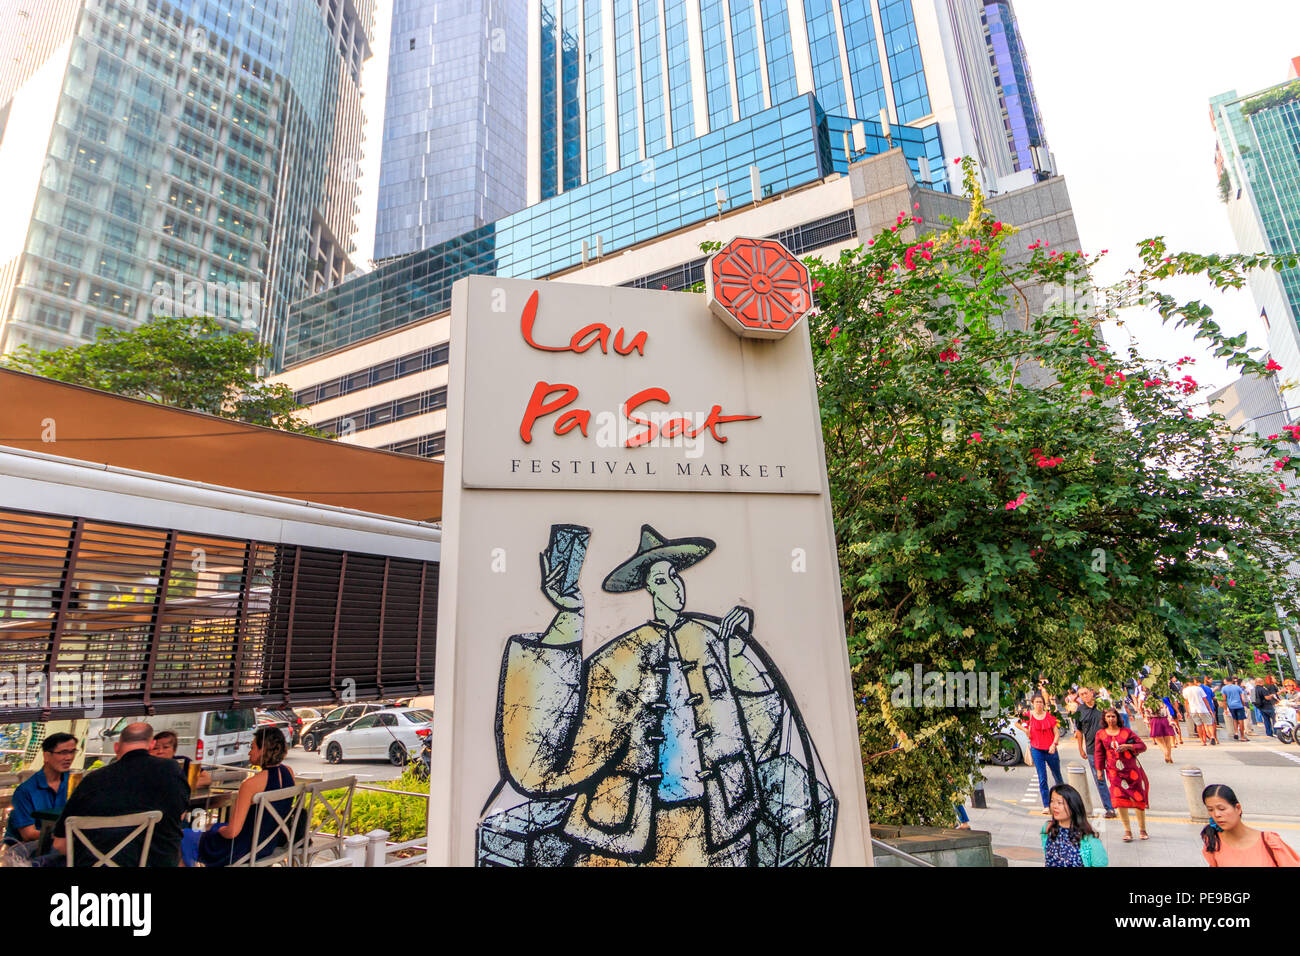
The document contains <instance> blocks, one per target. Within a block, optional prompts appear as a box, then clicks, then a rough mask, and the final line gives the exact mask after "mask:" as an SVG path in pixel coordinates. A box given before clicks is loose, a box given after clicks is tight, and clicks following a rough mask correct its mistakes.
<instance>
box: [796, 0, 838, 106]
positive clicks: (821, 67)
mask: <svg viewBox="0 0 1300 956" xmlns="http://www.w3.org/2000/svg"><path fill="white" fill-rule="evenodd" d="M834 2H835V0H804V5H803V10H804V18H805V20H806V21H807V24H808V49H809V52H810V53H811V54H812V71H813V85H814V86H815V87H816V89H817V102H819V103H821V104H822V106H823V107H825V108H826V110H827V111H828V112H831V113H843V112H846V109H847V105H848V98H847V97H846V96H845V93H844V70H843V69H842V68H841V66H840V41H839V37H838V36H837V35H836V33H835V8H834V6H833V3H834Z"/></svg>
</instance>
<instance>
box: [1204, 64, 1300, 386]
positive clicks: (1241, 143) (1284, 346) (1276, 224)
mask: <svg viewBox="0 0 1300 956" xmlns="http://www.w3.org/2000/svg"><path fill="white" fill-rule="evenodd" d="M1210 114H1211V118H1212V120H1213V122H1214V130H1215V133H1216V134H1217V136H1218V143H1217V145H1216V150H1215V165H1216V167H1217V169H1218V173H1219V197H1220V198H1221V199H1222V200H1223V202H1224V203H1225V204H1226V205H1227V207H1228V219H1229V221H1230V222H1231V224H1232V229H1233V232H1234V233H1235V234H1236V238H1237V244H1238V246H1239V247H1240V248H1241V250H1242V251H1243V252H1250V253H1255V252H1268V253H1273V254H1275V255H1288V254H1292V255H1293V254H1296V253H1300V57H1297V58H1296V59H1294V60H1292V61H1291V79H1290V80H1288V81H1287V82H1284V83H1280V84H1278V85H1276V86H1271V87H1268V88H1267V89H1264V90H1260V91H1258V92H1256V93H1251V94H1249V95H1248V96H1238V95H1237V91H1236V90H1232V91H1230V92H1227V93H1223V94H1221V95H1219V96H1216V97H1214V98H1213V99H1211V100H1210ZM1250 288H1251V292H1252V293H1253V294H1254V296H1255V301H1256V304H1257V305H1258V307H1259V310H1260V313H1259V314H1260V319H1261V321H1263V323H1264V325H1265V327H1266V328H1267V330H1268V344H1269V350H1270V351H1271V352H1272V355H1273V357H1274V359H1275V360H1276V361H1277V362H1278V363H1279V364H1280V365H1281V366H1282V368H1283V369H1284V378H1286V379H1288V380H1291V381H1296V380H1300V327H1298V326H1297V317H1298V316H1300V269H1284V270H1282V271H1281V272H1273V271H1267V272H1265V271H1260V272H1255V273H1253V274H1252V275H1251V277H1250Z"/></svg>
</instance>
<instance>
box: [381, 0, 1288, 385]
mask: <svg viewBox="0 0 1300 956" xmlns="http://www.w3.org/2000/svg"><path fill="white" fill-rule="evenodd" d="M378 8H379V9H378V14H377V18H376V24H375V49H374V53H373V55H372V57H371V59H370V60H369V61H368V62H367V63H366V66H365V68H364V75H363V78H362V83H363V88H364V90H365V99H364V109H365V113H366V145H365V156H364V159H363V161H362V163H361V187H362V194H361V196H360V199H359V202H360V205H361V212H360V215H359V216H358V219H357V225H358V234H357V255H356V259H357V261H358V262H361V261H364V260H366V259H368V258H369V257H370V256H371V254H372V253H373V251H374V224H375V204H376V199H377V196H378V180H379V153H380V140H381V137H382V131H383V122H384V115H383V104H384V94H385V87H386V76H387V71H388V43H389V29H390V23H391V15H392V0H380V2H379V4H378ZM1015 9H1016V15H1017V17H1018V18H1019V21H1020V32H1021V36H1022V38H1023V40H1024V43H1025V47H1026V50H1027V52H1028V56H1029V64H1030V69H1031V71H1032V73H1033V82H1034V87H1035V89H1036V92H1037V96H1038V105H1039V110H1040V111H1041V113H1042V115H1043V124H1044V128H1045V132H1046V134H1047V140H1048V143H1049V145H1050V147H1051V150H1052V152H1053V154H1054V155H1055V157H1056V163H1057V167H1058V169H1059V170H1060V172H1061V173H1063V174H1064V175H1065V178H1066V183H1067V185H1068V188H1069V190H1070V199H1071V201H1072V203H1073V206H1074V215H1075V220H1076V222H1077V224H1078V227H1079V235H1080V238H1081V241H1082V244H1083V248H1084V250H1085V251H1086V252H1089V253H1096V252H1099V251H1100V250H1102V249H1107V250H1109V254H1108V255H1107V257H1106V259H1105V260H1104V261H1103V264H1102V266H1101V268H1100V270H1099V273H1098V275H1099V278H1101V279H1103V280H1106V281H1112V280H1115V279H1118V278H1119V277H1120V276H1121V275H1122V274H1123V272H1124V271H1125V269H1126V268H1128V266H1129V265H1131V264H1132V263H1133V262H1135V261H1136V254H1135V252H1134V248H1135V246H1136V245H1137V243H1138V242H1139V241H1140V240H1141V239H1144V238H1146V237H1148V236H1153V235H1163V236H1165V237H1166V238H1167V239H1168V241H1169V244H1170V247H1171V248H1172V249H1175V250H1188V251H1194V252H1207V253H1208V252H1220V253H1223V252H1236V251H1238V250H1237V246H1236V243H1235V241H1234V239H1233V236H1232V231H1231V229H1230V228H1229V226H1228V217H1227V212H1226V209H1225V207H1224V206H1223V204H1222V203H1221V202H1220V201H1219V198H1218V175H1217V173H1216V172H1215V168H1214V131H1213V128H1212V127H1211V125H1210V112H1209V100H1210V97H1211V96H1214V95H1217V94H1219V93H1223V92H1225V91H1227V90H1231V89H1235V90H1237V91H1238V92H1239V93H1243V94H1244V93H1248V92H1253V91H1254V90H1258V89H1261V88H1263V87H1266V86H1272V85H1273V84H1275V83H1280V82H1282V81H1283V80H1285V79H1286V78H1287V76H1288V73H1289V70H1290V61H1291V58H1292V57H1294V56H1300V2H1297V0H1235V2H1232V3H1225V2H1224V0H1090V2H1088V3H1067V2H1066V0H1015ZM1168 290H1169V291H1170V292H1171V293H1173V294H1175V295H1180V296H1182V297H1185V298H1195V299H1202V300H1204V301H1205V302H1207V303H1208V304H1210V305H1211V306H1212V307H1213V308H1214V310H1215V314H1216V319H1217V320H1218V321H1219V322H1220V324H1221V325H1222V326H1223V328H1224V330H1225V332H1227V333H1228V334H1230V335H1236V334H1238V333H1239V332H1242V331H1246V332H1247V333H1248V335H1249V339H1248V342H1249V344H1250V345H1252V346H1259V347H1261V348H1263V347H1265V345H1266V342H1265V338H1264V328H1263V325H1262V323H1261V322H1260V320H1259V310H1258V308H1256V307H1255V304H1254V301H1253V299H1252V298H1251V296H1250V294H1249V292H1237V293H1216V292H1215V291H1214V290H1213V289H1211V288H1210V287H1209V285H1208V283H1202V282H1200V281H1197V280H1188V281H1186V282H1182V283H1178V284H1171V285H1170V286H1168ZM1130 333H1131V334H1133V335H1134V336H1135V337H1136V339H1137V342H1138V345H1139V348H1140V349H1141V351H1142V353H1143V354H1144V355H1147V356H1150V357H1152V358H1159V359H1165V360H1168V361H1174V360H1177V359H1178V358H1180V357H1181V356H1184V355H1190V356H1192V357H1194V358H1195V359H1196V364H1195V368H1194V374H1195V376H1196V379H1197V381H1198V382H1200V383H1201V384H1202V385H1204V386H1206V391H1209V390H1210V389H1211V388H1218V387H1221V386H1224V385H1227V384H1229V383H1230V382H1231V381H1233V379H1234V378H1235V377H1236V376H1235V375H1234V374H1233V373H1232V372H1230V371H1229V370H1228V368H1227V367H1226V365H1225V364H1224V363H1223V361H1222V360H1221V359H1214V358H1212V357H1211V356H1210V355H1209V353H1208V352H1207V350H1206V349H1205V348H1204V347H1203V345H1202V344H1200V343H1197V342H1195V341H1194V340H1193V338H1192V336H1191V334H1190V333H1189V332H1174V331H1173V330H1171V329H1169V328H1165V327H1162V326H1161V325H1160V323H1159V320H1158V319H1155V318H1146V317H1140V316H1132V317H1130V318H1129V320H1128V321H1127V322H1126V324H1125V327H1124V328H1115V327H1110V328H1108V329H1107V330H1106V338H1107V341H1108V342H1109V343H1110V345H1111V347H1112V348H1127V346H1128V344H1129V334H1130ZM1292 371H1293V370H1290V369H1287V370H1284V372H1283V373H1282V375H1283V378H1288V377H1289V374H1288V373H1290V372H1292ZM1294 372H1295V374H1296V376H1297V377H1298V378H1300V369H1296V370H1294ZM1202 394H1204V393H1202Z"/></svg>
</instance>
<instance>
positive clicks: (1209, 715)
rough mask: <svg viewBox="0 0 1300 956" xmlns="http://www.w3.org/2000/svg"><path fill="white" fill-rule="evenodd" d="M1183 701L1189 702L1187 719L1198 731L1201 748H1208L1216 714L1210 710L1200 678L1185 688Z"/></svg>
mask: <svg viewBox="0 0 1300 956" xmlns="http://www.w3.org/2000/svg"><path fill="white" fill-rule="evenodd" d="M1183 700H1185V701H1186V702H1187V719H1188V720H1190V721H1191V722H1192V726H1193V727H1194V728H1195V729H1196V736H1198V737H1200V738H1201V746H1202V747H1208V746H1209V745H1210V741H1209V739H1208V738H1209V735H1210V734H1211V733H1212V732H1213V727H1214V712H1213V711H1211V710H1210V702H1209V701H1208V700H1207V699H1206V697H1205V691H1204V690H1202V689H1201V679H1200V678H1199V677H1193V678H1192V679H1191V680H1190V681H1189V682H1188V683H1187V684H1185V685H1184V686H1183Z"/></svg>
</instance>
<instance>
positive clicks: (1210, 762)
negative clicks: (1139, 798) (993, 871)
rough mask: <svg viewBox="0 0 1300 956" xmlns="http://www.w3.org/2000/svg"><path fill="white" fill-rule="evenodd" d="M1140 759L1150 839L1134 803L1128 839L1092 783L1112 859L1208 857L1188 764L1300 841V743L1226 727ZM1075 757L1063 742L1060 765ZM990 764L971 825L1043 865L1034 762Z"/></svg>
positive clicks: (1028, 862)
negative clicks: (1187, 781)
mask: <svg viewBox="0 0 1300 956" xmlns="http://www.w3.org/2000/svg"><path fill="white" fill-rule="evenodd" d="M1225 736H1226V737H1227V739H1226V740H1224V739H1223V738H1224V737H1225ZM1148 743H1149V740H1148ZM1140 759H1141V761H1142V767H1143V769H1144V770H1145V771H1146V773H1147V778H1148V780H1149V782H1150V785H1151V787H1150V789H1151V794H1150V796H1151V809H1150V810H1148V811H1147V832H1148V833H1149V834H1150V839H1149V840H1141V839H1138V832H1137V820H1136V815H1135V814H1134V813H1133V812H1132V811H1130V818H1132V819H1133V838H1134V839H1133V842H1132V843H1125V842H1124V841H1123V836H1124V827H1123V824H1122V823H1121V822H1120V821H1119V819H1114V820H1106V819H1103V818H1102V817H1101V815H1100V812H1101V811H1100V807H1101V801H1100V798H1099V797H1098V795H1097V789H1096V785H1095V784H1093V785H1092V787H1091V798H1092V805H1093V806H1094V807H1095V808H1098V809H1096V810H1095V811H1094V816H1093V818H1092V824H1093V826H1094V827H1095V828H1096V829H1097V830H1098V833H1099V835H1100V837H1101V839H1102V842H1103V843H1104V844H1105V847H1106V854H1107V856H1108V857H1109V860H1110V865H1111V866H1205V865H1206V864H1205V860H1204V858H1203V857H1202V856H1201V839H1200V831H1201V827H1202V826H1204V825H1205V824H1204V821H1196V822H1193V821H1192V820H1191V819H1190V816H1189V811H1188V807H1187V798H1186V795H1185V791H1184V788H1183V777H1182V775H1181V773H1180V771H1181V770H1182V769H1183V768H1184V767H1198V768H1200V770H1201V771H1202V780H1203V784H1211V783H1226V784H1228V785H1229V786H1231V787H1232V788H1233V789H1234V790H1235V791H1236V793H1237V796H1238V797H1239V799H1240V800H1241V801H1242V807H1243V809H1244V811H1245V814H1246V820H1247V822H1249V823H1250V824H1251V825H1252V826H1256V827H1260V828H1266V829H1270V830H1276V831H1277V832H1278V833H1279V834H1280V835H1281V836H1282V839H1284V840H1285V841H1286V842H1287V843H1289V844H1291V845H1292V846H1295V847H1300V813H1298V812H1297V810H1300V807H1298V806H1297V802H1296V799H1295V797H1296V794H1297V792H1300V747H1297V746H1296V745H1294V744H1290V745H1287V744H1281V743H1279V742H1278V741H1276V740H1274V739H1272V738H1267V737H1264V736H1263V735H1262V734H1261V735H1260V736H1259V737H1258V738H1252V740H1251V741H1250V742H1248V743H1241V742H1238V741H1234V740H1232V736H1231V734H1224V733H1223V732H1222V731H1221V732H1220V743H1219V745H1218V746H1214V747H1202V746H1201V745H1200V744H1199V743H1198V742H1196V741H1192V742H1191V743H1190V744H1184V745H1183V746H1182V747H1178V748H1175V750H1174V763H1173V764H1172V765H1170V764H1166V763H1165V762H1164V755H1163V754H1162V753H1161V752H1160V750H1159V749H1158V748H1156V747H1149V749H1148V750H1147V751H1146V753H1144V754H1142V756H1141V758H1140ZM1072 763H1073V764H1078V765H1079V766H1082V765H1083V763H1084V762H1083V760H1082V759H1080V757H1079V754H1078V751H1077V750H1076V749H1073V748H1072V747H1062V750H1061V765H1062V771H1065V770H1066V768H1067V767H1068V766H1069V765H1070V764H1072ZM985 772H986V775H987V776H988V777H989V782H988V783H987V784H986V786H985V790H986V794H987V802H988V808H987V809H983V810H979V809H968V811H967V812H968V813H969V814H970V818H971V826H972V827H973V828H975V829H977V830H986V831H988V832H989V833H990V834H991V835H992V842H993V852H994V853H997V854H998V855H1000V856H1002V857H1004V858H1006V860H1007V861H1008V863H1009V864H1010V865H1011V866H1042V865H1043V853H1042V839H1041V837H1040V835H1039V834H1040V831H1041V830H1042V827H1043V824H1044V822H1046V820H1047V817H1045V816H1041V815H1039V814H1038V813H1037V812H1036V811H1037V810H1038V809H1039V808H1040V807H1041V799H1040V797H1039V793H1038V779H1037V776H1036V775H1035V773H1034V769H1033V767H1029V766H1022V767H1016V768H1012V769H1011V770H1010V771H1003V770H1001V769H999V768H993V767H990V768H987V769H986V771H985ZM1065 777H1066V782H1067V783H1071V782H1072V778H1071V775H1070V774H1069V773H1068V772H1066V773H1065ZM1074 779H1077V777H1075V778H1074ZM1088 779H1089V783H1091V782H1092V781H1091V779H1090V777H1089V778H1088ZM1052 782H1055V781H1052Z"/></svg>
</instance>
